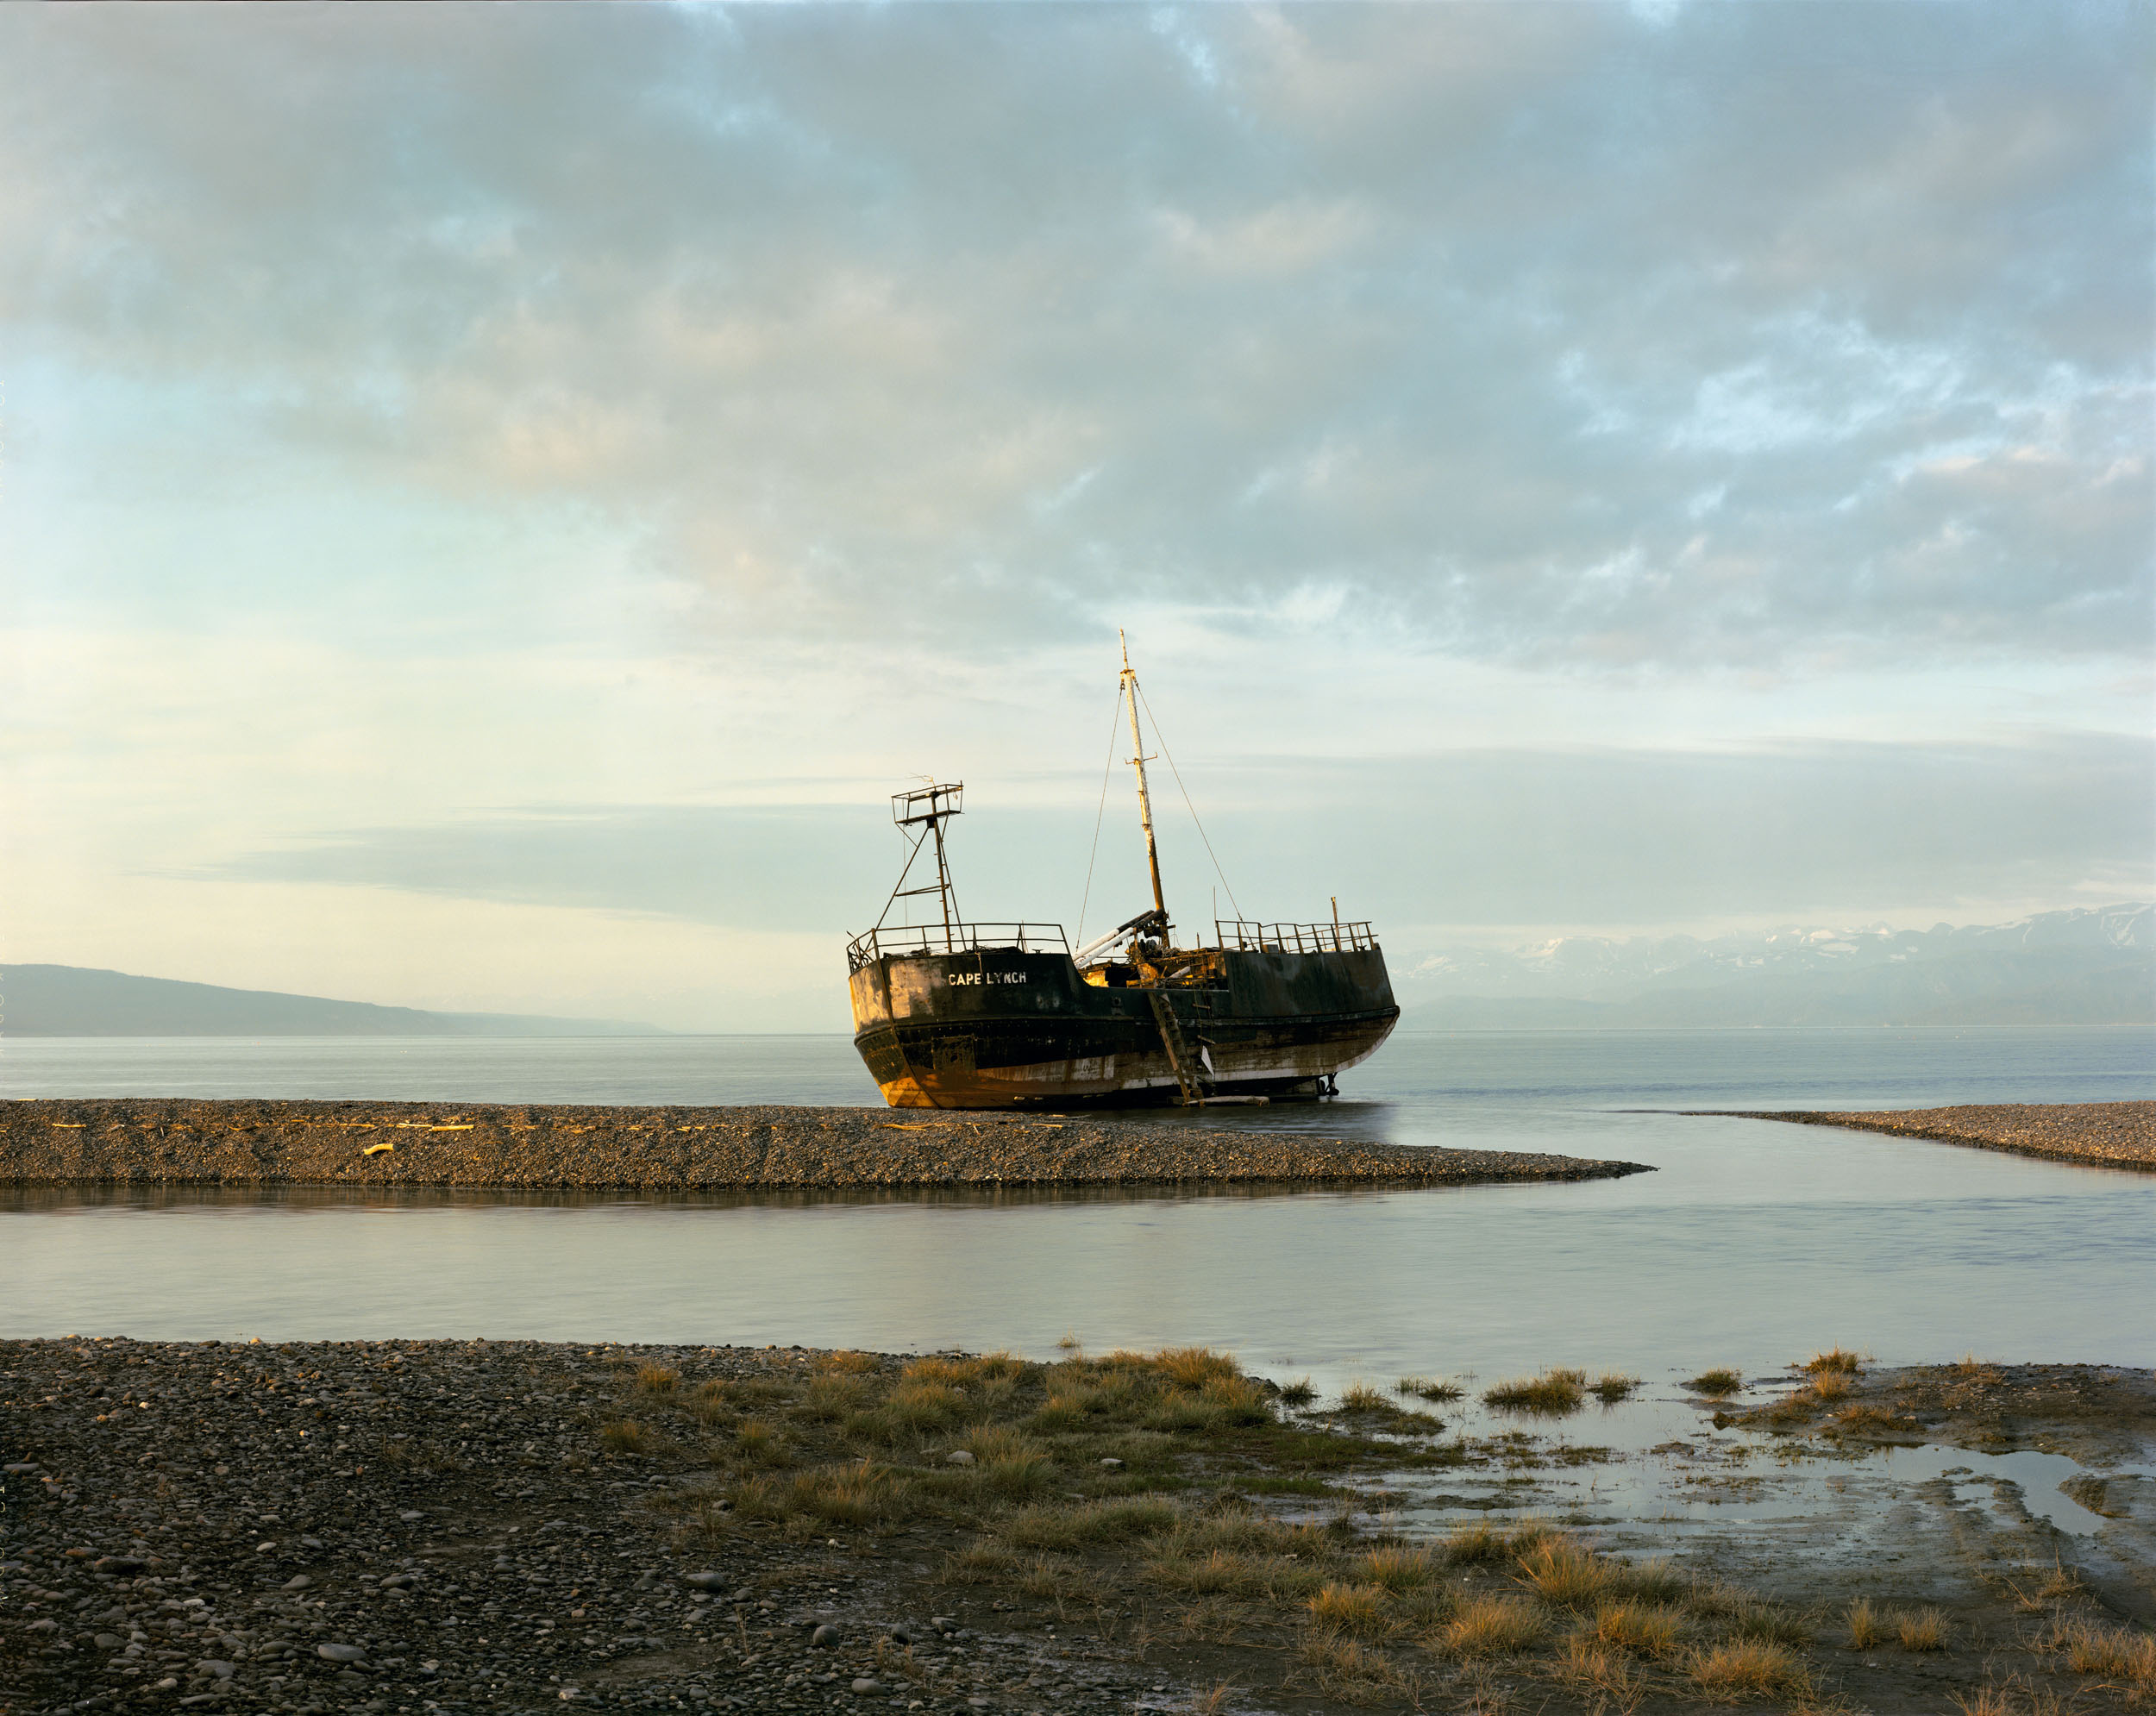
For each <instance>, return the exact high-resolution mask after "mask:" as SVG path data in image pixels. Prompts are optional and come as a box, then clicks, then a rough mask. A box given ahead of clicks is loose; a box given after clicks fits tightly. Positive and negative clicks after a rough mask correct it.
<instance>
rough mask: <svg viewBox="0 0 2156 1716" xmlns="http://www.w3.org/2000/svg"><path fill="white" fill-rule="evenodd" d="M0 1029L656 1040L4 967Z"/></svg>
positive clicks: (636, 1029)
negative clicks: (614, 1037) (569, 1037)
mask: <svg viewBox="0 0 2156 1716" xmlns="http://www.w3.org/2000/svg"><path fill="white" fill-rule="evenodd" d="M0 975H4V977H5V986H4V995H5V999H4V1002H0V1031H4V1032H5V1033H7V1034H8V1035H9V1036H661V1035H663V1033H662V1032H660V1031H657V1030H654V1028H653V1027H651V1026H649V1025H642V1024H625V1023H624V1022H623V1021H621V1020H619V1019H561V1018H542V1017H538V1016H536V1015H534V1014H530V1013H433V1012H426V1011H422V1010H420V1009H419V1008H417V1007H378V1006H375V1005H373V1004H372V1003H371V1002H367V1001H333V1000H329V999H326V998H324V997H323V996H320V995H285V994H280V993H278V992H277V991H275V990H271V989H225V988H221V987H220V986H217V985H216V984H214V983H183V982H180V981H178V980H175V979H172V978H169V977H135V976H132V975H130V974H128V973H126V972H123V971H96V970H91V969H89V968H85V967H82V966H73V965H10V966H8V967H6V968H4V971H3V972H0Z"/></svg>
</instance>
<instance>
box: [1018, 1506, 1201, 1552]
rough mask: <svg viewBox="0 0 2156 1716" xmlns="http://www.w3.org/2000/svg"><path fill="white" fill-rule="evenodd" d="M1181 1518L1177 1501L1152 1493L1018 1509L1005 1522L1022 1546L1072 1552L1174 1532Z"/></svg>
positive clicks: (1019, 1545) (1031, 1548)
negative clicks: (1082, 1548) (1087, 1546)
mask: <svg viewBox="0 0 2156 1716" xmlns="http://www.w3.org/2000/svg"><path fill="white" fill-rule="evenodd" d="M1179 1518H1180V1515H1179V1514H1178V1513H1177V1512H1176V1510H1175V1506H1174V1505H1173V1504H1172V1503H1170V1502H1166V1501H1161V1500H1156V1499H1155V1498H1154V1497H1151V1496H1128V1497H1121V1498H1118V1499H1115V1500H1107V1501H1085V1502H1077V1503H1065V1504H1061V1505H1058V1504H1054V1503H1044V1504H1040V1505H1037V1506H1031V1507H1021V1508H1020V1509H1018V1512H1015V1513H1013V1514H1012V1516H1011V1517H1010V1519H1008V1520H1006V1522H1005V1523H1004V1528H1003V1535H1004V1536H1005V1537H1006V1538H1008V1539H1009V1540H1010V1541H1011V1542H1012V1544H1016V1545H1017V1546H1018V1547H1019V1548H1020V1549H1029V1550H1068V1549H1076V1548H1079V1547H1080V1546H1081V1545H1083V1544H1108V1543H1121V1542H1127V1541H1128V1540H1130V1539H1131V1538H1151V1537H1158V1536H1160V1535H1161V1534H1162V1533H1163V1532H1165V1531H1174V1530H1175V1525H1176V1521H1177V1519H1179Z"/></svg>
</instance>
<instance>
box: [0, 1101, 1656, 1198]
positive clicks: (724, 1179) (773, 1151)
mask: <svg viewBox="0 0 2156 1716" xmlns="http://www.w3.org/2000/svg"><path fill="white" fill-rule="evenodd" d="M1648 1172H1651V1169H1649V1168H1646V1167H1645V1166H1644V1165H1643V1164H1640V1163H1638V1162H1598V1161H1593V1160H1589V1159H1587V1158H1583V1157H1579V1156H1564V1155H1534V1154H1531V1153H1527V1152H1522V1151H1517V1150H1453V1149H1429V1148H1416V1147H1411V1146H1407V1145H1402V1144H1376V1143H1350V1142H1348V1141H1346V1140H1344V1139H1340V1138H1324V1137H1313V1136H1308V1135H1304V1134H1299V1133H1287V1132H1273V1131H1266V1132H1257V1131H1245V1130H1228V1129H1226V1128H1222V1127H1209V1126H1173V1125H1158V1124H1134V1123H1132V1122H1130V1121H1127V1120H1125V1121H1119V1120H1114V1119H1092V1118H1081V1117H1079V1116H1075V1115H1071V1116H1062V1117H1055V1118H1041V1117H1037V1116H1032V1115H1023V1116H1019V1115H1006V1114H981V1113H973V1114H937V1113H934V1112H924V1111H921V1110H918V1109H917V1110H899V1111H892V1110H886V1109H874V1108H794V1107H783V1106H775V1105H774V1106H768V1107H758V1108H627V1107H569V1106H554V1105H548V1106H536V1105H535V1106H511V1105H491V1104H482V1105H474V1104H469V1103H467V1104H461V1105H458V1104H450V1103H424V1102H272V1101H217V1102H207V1101H188V1100H181V1099H155V1098H124V1099H121V1098H115V1099H28V1100H18V1101H15V1102H11V1103H8V1104H7V1105H5V1106H4V1107H0V1184H5V1185H15V1186H115V1185H122V1186H141V1185H163V1186H171V1185H191V1186H304V1185H327V1186H367V1187H425V1186H455V1187H493V1188H500V1189H545V1188H573V1187H584V1188H599V1187H634V1188H636V1189H638V1190H642V1191H649V1192H696V1191H718V1190H723V1189H728V1188H744V1187H791V1188H817V1187H830V1188H837V1187H903V1186H923V1187H935V1186H943V1187H959V1186H1137V1185H1150V1184H1163V1183H1166V1184H1175V1183H1187V1182H1202V1183H1207V1184H1264V1183H1282V1182H1312V1183H1318V1182H1331V1183H1336V1184H1337V1183H1343V1182H1344V1183H1361V1184H1373V1185H1407V1186H1441V1185H1442V1186H1464V1185H1474V1184H1478V1183H1482V1182H1486V1181H1522V1180H1596V1179H1607V1178H1611V1177H1614V1176H1616V1175H1620V1174H1642V1173H1648Z"/></svg>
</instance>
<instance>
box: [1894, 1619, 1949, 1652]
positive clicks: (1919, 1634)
mask: <svg viewBox="0 0 2156 1716" xmlns="http://www.w3.org/2000/svg"><path fill="white" fill-rule="evenodd" d="M1894 1638H1895V1641H1896V1643H1897V1644H1900V1645H1901V1647H1902V1649H1903V1650H1945V1649H1946V1616H1945V1615H1943V1614H1941V1613H1940V1612H1939V1611H1938V1610H1937V1609H1903V1610H1902V1611H1901V1612H1900V1613H1897V1614H1896V1616H1895V1617H1894Z"/></svg>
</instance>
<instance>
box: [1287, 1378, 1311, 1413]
mask: <svg viewBox="0 0 2156 1716" xmlns="http://www.w3.org/2000/svg"><path fill="white" fill-rule="evenodd" d="M1280 1398H1281V1399H1282V1401H1284V1402H1285V1403H1286V1404H1287V1405H1288V1406H1308V1405H1309V1404H1310V1403H1311V1402H1312V1401H1313V1400H1316V1399H1317V1398H1318V1391H1317V1390H1316V1389H1315V1388H1314V1387H1312V1386H1311V1383H1310V1379H1309V1378H1308V1377H1307V1376H1298V1377H1297V1378H1296V1379H1295V1380H1294V1381H1293V1382H1284V1383H1282V1385H1281V1389H1280Z"/></svg>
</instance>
